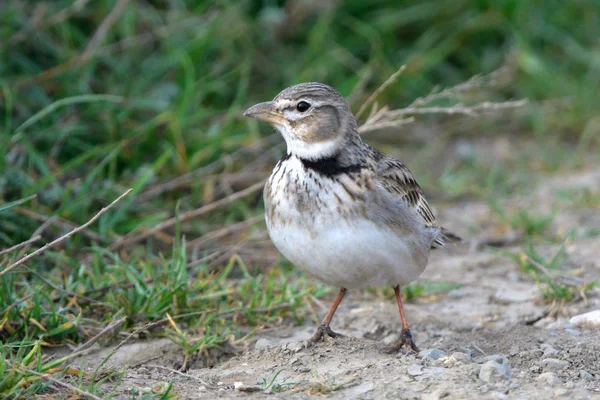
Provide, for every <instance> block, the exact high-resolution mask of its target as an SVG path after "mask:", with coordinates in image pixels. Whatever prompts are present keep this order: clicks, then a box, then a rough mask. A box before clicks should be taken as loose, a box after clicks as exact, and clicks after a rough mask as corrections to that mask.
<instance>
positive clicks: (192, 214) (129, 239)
mask: <svg viewBox="0 0 600 400" xmlns="http://www.w3.org/2000/svg"><path fill="white" fill-rule="evenodd" d="M264 185H265V180H262V181H260V182H257V183H255V184H254V185H251V186H249V187H247V188H246V189H243V190H240V191H239V192H236V193H233V194H231V195H229V196H227V197H225V198H222V199H221V200H217V201H215V202H213V203H210V204H207V205H205V206H203V207H200V208H197V209H195V210H190V211H186V212H184V213H182V214H180V215H178V216H175V217H173V218H169V219H168V220H166V221H163V222H161V223H160V224H158V225H156V226H155V227H153V228H151V229H148V230H147V231H144V232H142V233H139V234H137V235H129V236H125V237H124V238H123V239H122V240H119V241H116V242H115V243H113V244H112V245H110V247H109V248H108V250H109V251H115V250H117V249H120V248H122V247H124V246H130V245H132V244H134V243H138V242H140V241H142V240H144V239H146V238H148V237H150V236H152V235H154V234H155V233H157V232H160V231H162V230H163V229H167V228H170V227H172V226H174V225H175V224H177V222H183V221H186V220H188V219H191V218H196V217H199V216H201V215H204V214H208V213H209V212H212V211H214V210H216V209H218V208H220V207H223V206H226V205H228V204H231V203H232V202H234V201H236V200H239V199H241V198H243V197H246V196H248V195H250V194H252V193H255V192H257V191H259V190H261V189H262V188H263V186H264Z"/></svg>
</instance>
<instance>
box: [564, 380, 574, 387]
mask: <svg viewBox="0 0 600 400" xmlns="http://www.w3.org/2000/svg"><path fill="white" fill-rule="evenodd" d="M574 387H575V382H573V381H568V382H567V383H565V388H567V389H573V388H574Z"/></svg>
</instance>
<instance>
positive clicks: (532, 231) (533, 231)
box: [509, 209, 554, 237]
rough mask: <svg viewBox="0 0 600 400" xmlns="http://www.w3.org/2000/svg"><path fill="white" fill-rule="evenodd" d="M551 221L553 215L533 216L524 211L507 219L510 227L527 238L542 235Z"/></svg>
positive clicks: (531, 213) (529, 212)
mask: <svg viewBox="0 0 600 400" xmlns="http://www.w3.org/2000/svg"><path fill="white" fill-rule="evenodd" d="M553 221H554V215H540V214H535V213H533V212H531V211H529V210H526V209H521V210H519V211H517V212H516V213H514V214H512V215H511V216H510V218H509V222H510V226H511V227H512V228H513V229H515V230H519V231H523V232H524V233H525V235H526V236H528V237H531V236H542V235H544V234H545V233H546V232H547V231H548V229H549V228H550V226H551V225H552V222H553Z"/></svg>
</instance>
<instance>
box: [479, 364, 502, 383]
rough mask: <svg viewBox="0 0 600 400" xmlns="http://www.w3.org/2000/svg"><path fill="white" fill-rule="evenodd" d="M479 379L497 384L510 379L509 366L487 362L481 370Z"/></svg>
mask: <svg viewBox="0 0 600 400" xmlns="http://www.w3.org/2000/svg"><path fill="white" fill-rule="evenodd" d="M479 379H481V380H482V381H484V382H487V383H497V382H502V381H504V380H507V379H510V371H509V369H508V366H507V365H504V364H500V363H498V362H496V361H492V360H490V361H486V362H485V363H483V365H482V366H481V369H480V370H479Z"/></svg>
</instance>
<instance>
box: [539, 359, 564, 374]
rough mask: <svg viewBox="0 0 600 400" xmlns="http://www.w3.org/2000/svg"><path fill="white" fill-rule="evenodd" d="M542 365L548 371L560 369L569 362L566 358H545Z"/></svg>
mask: <svg viewBox="0 0 600 400" xmlns="http://www.w3.org/2000/svg"><path fill="white" fill-rule="evenodd" d="M542 365H543V366H544V370H546V371H560V370H562V369H565V368H567V367H568V366H569V362H568V361H565V360H559V359H557V358H544V359H543V360H542Z"/></svg>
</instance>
